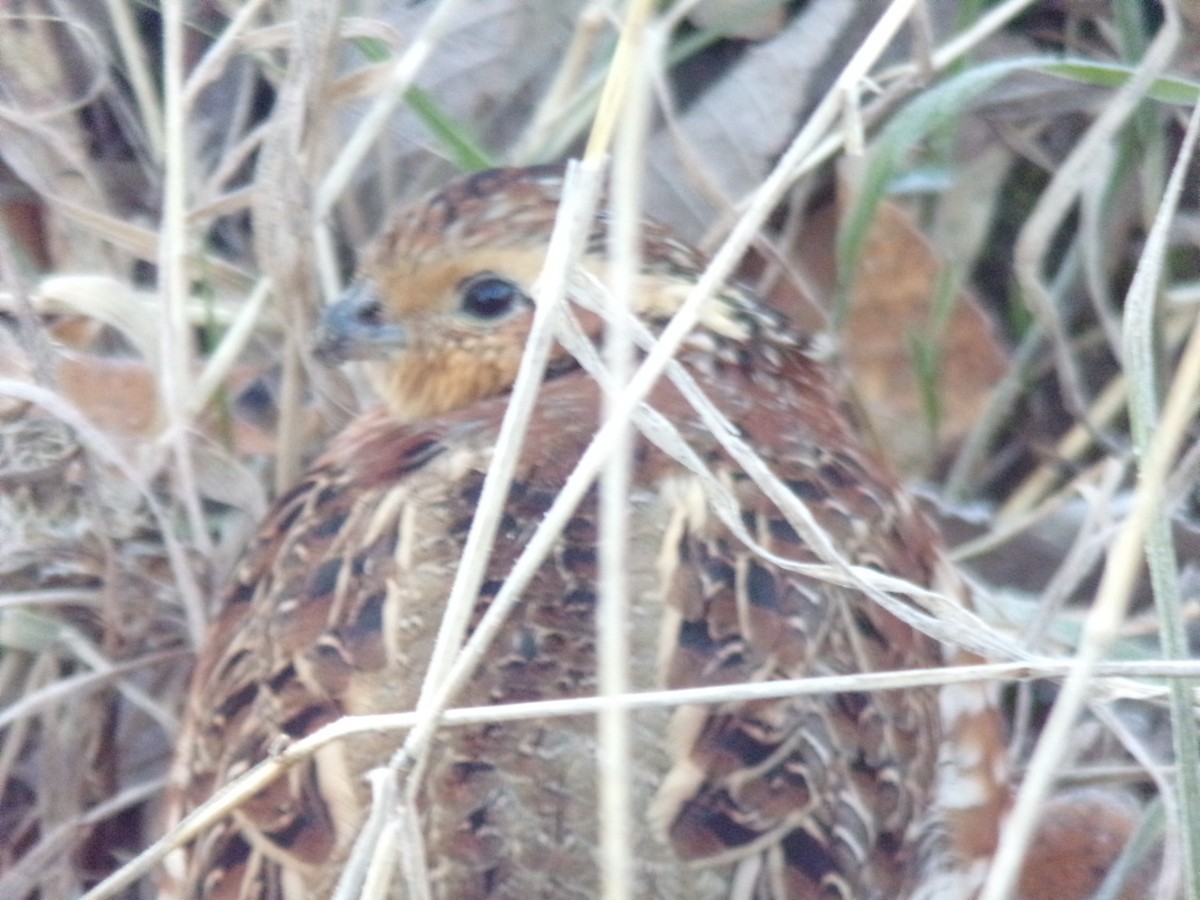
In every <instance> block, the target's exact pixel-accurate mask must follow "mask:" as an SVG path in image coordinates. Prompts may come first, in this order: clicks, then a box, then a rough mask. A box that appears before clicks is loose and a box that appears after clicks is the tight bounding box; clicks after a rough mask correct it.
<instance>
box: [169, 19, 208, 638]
mask: <svg viewBox="0 0 1200 900" xmlns="http://www.w3.org/2000/svg"><path fill="white" fill-rule="evenodd" d="M184 27H185V22H184V8H183V2H182V0H164V2H163V4H162V30H163V106H164V107H165V110H166V114H165V119H164V123H165V128H164V132H163V134H164V142H163V147H164V156H163V168H164V175H163V213H162V225H161V229H162V237H161V240H160V243H159V289H160V291H161V300H162V305H163V309H162V313H161V315H160V317H159V326H160V332H159V336H160V346H161V347H162V355H161V358H160V361H161V366H160V368H159V386H160V389H161V391H162V410H163V415H164V420H165V427H164V431H163V434H162V440H163V442H164V443H165V444H166V446H168V447H169V448H170V451H171V456H172V458H173V461H174V473H175V481H176V485H175V487H176V495H177V496H178V497H179V499H180V502H181V504H182V505H183V508H184V510H185V512H186V513H187V517H188V524H189V527H190V528H191V532H192V540H193V541H194V543H195V547H196V549H197V550H198V551H199V552H200V553H201V555H203V556H205V557H207V556H209V555H211V553H212V542H211V540H210V539H209V536H208V528H207V527H206V524H205V521H204V513H203V511H202V510H201V508H200V493H199V489H198V487H197V485H196V474H195V470H194V468H193V465H192V449H191V443H190V440H189V435H190V433H191V428H190V424H191V423H190V421H189V420H188V418H187V416H186V414H185V411H186V408H187V387H188V384H189V382H190V379H191V367H192V341H191V325H190V323H189V322H188V316H187V298H188V277H189V276H188V253H187V243H188V237H187V234H188V232H187V177H188V158H187V152H186V145H185V136H186V130H187V111H186V109H185V108H184V104H183V102H182V90H183V29H184ZM186 613H187V621H188V627H189V630H190V631H191V637H192V641H193V644H194V645H195V646H199V645H200V642H201V641H202V640H203V638H204V632H205V617H204V610H203V607H202V606H198V607H195V608H192V607H191V606H190V605H189V606H188V608H187V610H186Z"/></svg>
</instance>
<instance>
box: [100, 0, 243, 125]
mask: <svg viewBox="0 0 1200 900" xmlns="http://www.w3.org/2000/svg"><path fill="white" fill-rule="evenodd" d="M110 2H114V0H110ZM266 2H267V0H242V3H241V4H240V5H239V6H238V9H237V12H236V13H234V15H233V17H232V18H231V19H230V20H229V21H228V22H227V23H226V24H225V27H224V28H223V29H221V34H220V36H219V37H218V38H217V39H216V40H215V41H214V42H213V43H212V44H211V45H210V46H209V48H208V49H207V50H206V51H205V53H204V56H203V57H201V59H200V61H199V62H198V63H196V65H195V67H194V68H193V69H192V71H191V74H190V75H188V79H187V83H186V84H185V85H184V87H183V95H182V98H181V99H182V100H183V104H184V108H185V110H188V111H191V109H192V107H193V106H194V105H195V103H196V98H197V97H198V96H200V92H201V91H202V90H204V89H205V88H206V87H208V85H210V84H212V83H213V82H214V81H216V80H217V79H218V78H219V77H220V76H221V72H222V70H223V69H224V68H225V66H226V65H227V64H228V63H229V60H230V59H231V58H232V57H233V54H234V53H235V52H236V51H237V50H238V44H237V42H238V41H239V40H240V39H241V37H242V34H243V33H244V32H245V31H246V30H247V29H249V27H250V25H251V24H252V23H253V20H254V17H255V16H257V15H258V12H259V10H260V9H262V8H263V7H264V6H265V5H266Z"/></svg>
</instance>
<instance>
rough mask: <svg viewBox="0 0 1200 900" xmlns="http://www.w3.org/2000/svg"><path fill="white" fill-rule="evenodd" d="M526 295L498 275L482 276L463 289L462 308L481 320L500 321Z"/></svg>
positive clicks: (468, 283)
mask: <svg viewBox="0 0 1200 900" xmlns="http://www.w3.org/2000/svg"><path fill="white" fill-rule="evenodd" d="M524 296H525V295H524V294H522V293H521V290H520V288H518V287H517V286H516V285H515V284H513V283H512V282H511V281H509V280H508V279H506V278H501V277H500V276H498V275H481V276H478V277H476V278H473V279H472V280H471V281H469V282H467V284H466V285H464V287H463V289H462V308H463V311H464V312H468V313H470V314H471V315H473V316H476V317H477V318H480V319H498V318H499V317H500V316H503V315H506V314H507V313H509V312H510V311H512V309H513V308H514V307H515V306H516V305H517V304H518V303H519V302H520V301H521V300H522V298H523V297H524Z"/></svg>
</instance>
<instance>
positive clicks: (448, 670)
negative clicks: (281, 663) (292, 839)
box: [339, 164, 601, 890]
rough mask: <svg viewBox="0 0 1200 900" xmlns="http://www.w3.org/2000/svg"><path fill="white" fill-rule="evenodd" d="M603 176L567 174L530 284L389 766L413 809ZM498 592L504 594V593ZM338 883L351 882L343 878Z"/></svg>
mask: <svg viewBox="0 0 1200 900" xmlns="http://www.w3.org/2000/svg"><path fill="white" fill-rule="evenodd" d="M600 172H601V167H599V166H596V165H590V166H589V165H586V164H584V165H578V166H572V167H570V168H568V171H567V183H566V187H565V188H564V192H563V200H562V203H561V205H560V208H559V213H558V219H557V221H556V223H555V228H554V233H553V235H552V236H551V239H550V248H549V252H548V254H547V258H546V264H545V266H544V267H543V270H542V274H541V276H540V277H539V279H538V283H537V284H536V285H535V286H534V299H535V301H536V306H535V312H534V320H533V325H532V326H531V331H530V336H529V339H528V342H527V345H526V352H525V355H524V356H523V357H522V360H521V367H520V369H519V371H518V373H517V378H516V381H515V383H514V385H513V390H512V400H511V401H510V402H509V405H508V409H507V410H506V411H505V415H504V419H503V421H502V422H501V426H500V433H499V435H498V437H497V442H496V450H495V453H494V455H493V458H492V463H491V465H490V466H489V467H488V473H487V476H486V477H485V479H484V483H483V489H482V491H481V494H480V498H479V504H478V507H477V509H476V513H475V516H474V518H473V519H472V522H471V529H470V531H469V532H468V534H467V540H466V543H465V546H464V548H463V553H462V556H461V563H460V566H459V569H458V571H457V573H456V574H455V580H454V584H453V586H452V587H451V591H450V597H449V599H448V600H447V603H446V610H445V613H444V615H443V618H442V623H441V626H440V628H439V630H438V636H437V639H436V641H435V644H434V649H433V654H432V656H431V659H430V663H429V668H428V669H427V670H426V675H425V679H424V681H423V683H422V687H421V694H420V696H419V698H418V701H417V716H418V724H417V725H416V726H415V727H414V729H413V731H412V733H410V734H409V736H408V738H407V740H406V741H405V743H404V746H403V747H402V748H401V749H400V750H399V751H398V752H397V753H396V755H395V756H394V757H393V758H392V760H391V762H390V763H389V769H390V770H391V771H392V772H393V773H399V772H401V771H402V770H406V769H407V770H408V771H407V773H406V774H407V779H406V781H407V788H406V793H407V794H408V798H409V802H410V803H414V802H415V801H414V798H415V795H416V793H417V792H418V791H419V789H420V785H421V777H420V776H421V774H422V771H423V769H424V763H425V759H426V755H427V752H428V745H429V741H430V739H431V738H432V736H433V733H434V731H435V730H436V728H437V726H438V723H439V714H440V712H441V711H442V710H443V709H445V707H446V706H447V705H448V703H449V701H450V699H451V698H452V697H453V696H454V694H455V693H456V692H457V691H458V690H459V688H460V687H461V685H462V684H463V683H464V682H465V681H466V680H467V679H468V678H470V676H471V675H472V674H473V673H474V671H475V668H476V664H477V662H478V656H475V657H474V658H473V660H472V659H464V657H466V655H467V654H466V651H464V652H463V653H460V652H459V650H460V648H461V647H462V638H463V635H464V634H465V633H466V629H467V624H468V620H469V618H470V615H471V611H472V609H473V607H474V604H475V599H476V597H477V596H478V593H479V586H480V584H481V583H482V581H483V578H484V574H485V570H486V566H487V564H488V560H489V557H490V555H491V548H492V545H493V542H494V539H495V534H496V529H497V527H498V525H499V521H500V517H501V514H502V512H503V505H504V501H505V498H506V497H507V495H508V490H509V486H510V485H511V483H512V478H513V473H514V472H515V470H516V464H517V458H518V454H519V452H520V447H521V443H522V441H523V437H524V432H525V428H526V425H527V423H528V421H529V416H530V413H531V412H532V409H533V404H534V401H535V400H536V397H537V392H538V388H539V386H540V385H541V383H542V380H543V377H544V372H545V368H546V362H547V360H548V359H549V353H550V348H551V346H552V342H553V334H554V321H555V319H556V318H557V316H558V314H559V309H560V307H561V306H562V304H563V302H564V297H565V293H566V281H567V276H568V273H569V271H570V268H571V266H572V265H573V260H574V259H575V258H576V256H577V254H578V250H579V248H580V246H581V245H582V241H583V238H584V236H585V235H586V229H587V225H588V223H589V222H590V221H591V216H592V209H593V208H594V205H595V201H596V195H597V191H598V186H599V177H600ZM560 530H561V526H560ZM556 533H557V532H556ZM503 593H504V591H503V589H502V590H501V594H502V595H503ZM510 594H511V592H510ZM517 599H518V596H517V595H516V594H511V596H510V597H509V599H508V601H507V603H505V602H504V601H503V600H502V597H501V596H497V597H496V598H495V600H494V601H493V603H492V604H491V605H490V607H489V609H488V612H487V614H486V615H485V616H484V619H483V621H482V622H480V624H479V626H478V627H477V628H476V629H475V632H474V633H473V635H472V637H471V641H470V642H469V644H468V647H470V646H472V645H475V646H479V647H480V654H481V653H482V650H483V649H486V647H487V645H488V643H489V642H490V639H491V636H492V635H493V634H494V632H495V630H496V629H498V627H499V625H500V624H502V623H503V621H504V618H505V616H506V614H507V610H508V609H509V608H511V605H512V604H513V603H515V602H516V600H517ZM489 621H491V622H493V623H494V625H493V626H492V627H491V628H489V627H488V624H487V623H488V622H489ZM394 790H395V780H394V779H392V780H391V781H389V782H388V783H386V784H385V795H386V796H385V798H384V799H385V800H386V802H387V803H388V804H389V805H394V803H395V796H394ZM381 834H382V827H381V828H380V829H379V830H376V831H367V830H365V829H364V831H363V832H362V833H360V835H359V837H358V838H357V841H359V842H363V843H364V844H366V845H368V846H373V845H375V843H376V842H377V841H378V840H379V839H380V835H381ZM415 852H416V850H415V849H414V853H415ZM414 874H415V873H412V872H408V873H406V876H407V878H406V880H407V882H408V883H409V886H410V889H414V890H415V889H417V886H416V885H415V883H414ZM343 883H349V882H347V881H345V880H344V881H343ZM339 888H340V886H339Z"/></svg>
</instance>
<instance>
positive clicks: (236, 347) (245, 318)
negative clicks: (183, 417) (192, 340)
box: [186, 277, 271, 418]
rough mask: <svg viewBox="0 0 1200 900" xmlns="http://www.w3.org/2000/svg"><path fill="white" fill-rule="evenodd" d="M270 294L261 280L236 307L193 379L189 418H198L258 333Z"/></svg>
mask: <svg viewBox="0 0 1200 900" xmlns="http://www.w3.org/2000/svg"><path fill="white" fill-rule="evenodd" d="M270 294H271V279H270V278H266V277H264V278H260V279H259V280H258V284H256V285H255V286H254V290H253V291H251V292H250V296H249V297H247V298H246V301H245V302H244V303H243V304H242V305H241V306H240V307H239V308H238V311H237V315H236V316H235V317H234V319H233V322H232V323H231V324H230V326H229V328H228V329H226V331H225V334H224V335H223V336H222V337H221V343H220V344H218V345H217V349H216V350H215V351H214V352H213V353H212V355H211V356H209V358H208V360H207V361H206V362H205V364H204V368H203V370H202V371H201V372H200V376H199V377H198V378H197V379H196V386H195V388H193V390H192V395H191V397H189V398H188V405H187V411H186V414H187V416H188V417H189V418H193V417H195V416H198V415H199V414H200V413H201V412H202V411H203V410H204V409H205V407H207V406H208V404H209V401H210V400H212V398H213V395H214V394H216V392H217V391H218V390H220V388H221V386H222V385H223V384H224V383H225V379H226V378H227V377H228V375H229V371H230V370H231V369H232V368H233V365H234V363H236V362H237V360H238V359H239V358H240V357H241V355H242V351H243V350H245V349H246V344H247V343H249V341H250V338H251V337H253V336H254V334H255V332H256V331H257V329H258V327H259V324H260V319H261V317H262V312H263V309H264V308H265V307H266V303H267V298H268V297H269V296H270Z"/></svg>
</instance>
